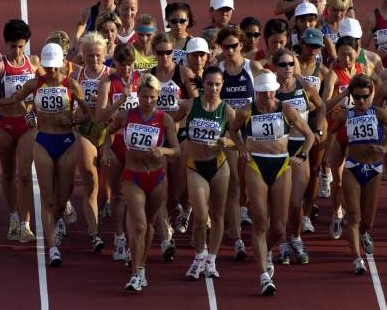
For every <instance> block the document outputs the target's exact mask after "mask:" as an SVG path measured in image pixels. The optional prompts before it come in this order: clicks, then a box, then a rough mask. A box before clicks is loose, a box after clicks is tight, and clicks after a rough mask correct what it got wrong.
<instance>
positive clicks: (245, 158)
mask: <svg viewBox="0 0 387 310" xmlns="http://www.w3.org/2000/svg"><path fill="white" fill-rule="evenodd" d="M239 157H240V158H241V159H242V160H243V161H245V162H246V163H249V162H250V161H251V155H250V153H249V152H247V151H239Z"/></svg>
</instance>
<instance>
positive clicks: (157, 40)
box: [152, 32, 175, 50]
mask: <svg viewBox="0 0 387 310" xmlns="http://www.w3.org/2000/svg"><path fill="white" fill-rule="evenodd" d="M161 43H167V44H171V45H172V47H173V48H175V44H174V40H173V38H172V36H170V35H169V34H168V33H166V32H160V33H159V34H156V35H155V36H154V38H153V39H152V49H153V50H156V45H158V44H161Z"/></svg>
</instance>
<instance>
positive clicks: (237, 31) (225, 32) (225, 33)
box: [216, 25, 246, 45]
mask: <svg viewBox="0 0 387 310" xmlns="http://www.w3.org/2000/svg"><path fill="white" fill-rule="evenodd" d="M229 36H233V37H236V38H238V40H239V42H244V41H245V40H246V35H245V33H244V32H243V31H242V30H241V28H239V27H238V26H231V25H230V26H227V27H224V28H222V29H221V30H220V31H219V32H218V35H217V37H216V43H218V44H219V45H221V44H222V42H223V40H224V39H226V38H227V37H229Z"/></svg>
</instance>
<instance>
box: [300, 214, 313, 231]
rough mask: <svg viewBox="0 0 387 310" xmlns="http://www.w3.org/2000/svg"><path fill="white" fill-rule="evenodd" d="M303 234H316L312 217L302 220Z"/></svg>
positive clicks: (305, 217)
mask: <svg viewBox="0 0 387 310" xmlns="http://www.w3.org/2000/svg"><path fill="white" fill-rule="evenodd" d="M301 224H302V232H304V233H314V226H313V224H312V222H311V221H310V217H309V216H304V217H303V218H302V222H301Z"/></svg>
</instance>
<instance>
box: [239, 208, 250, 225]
mask: <svg viewBox="0 0 387 310" xmlns="http://www.w3.org/2000/svg"><path fill="white" fill-rule="evenodd" d="M240 213H241V226H250V225H251V224H252V223H253V220H252V219H251V218H250V216H249V210H248V209H247V208H246V207H243V206H242V207H241V210H240Z"/></svg>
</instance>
